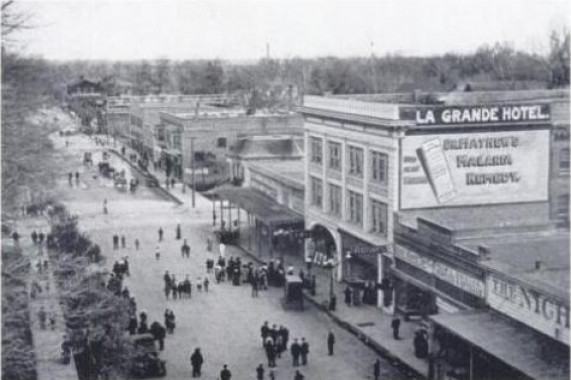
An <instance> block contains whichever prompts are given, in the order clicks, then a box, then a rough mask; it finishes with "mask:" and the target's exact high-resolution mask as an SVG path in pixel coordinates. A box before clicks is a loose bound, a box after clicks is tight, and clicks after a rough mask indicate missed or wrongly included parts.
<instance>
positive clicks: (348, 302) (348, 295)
mask: <svg viewBox="0 0 571 380" xmlns="http://www.w3.org/2000/svg"><path fill="white" fill-rule="evenodd" d="M343 294H344V295H345V304H346V305H347V306H351V288H349V286H346V287H345V290H344V291H343Z"/></svg>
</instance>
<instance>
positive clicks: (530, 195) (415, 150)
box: [401, 130, 549, 209]
mask: <svg viewBox="0 0 571 380" xmlns="http://www.w3.org/2000/svg"><path fill="white" fill-rule="evenodd" d="M548 176H549V131H548V130H534V131H517V132H489V133H482V132H481V133H451V134H433V135H422V136H407V137H405V138H404V140H403V143H402V158H401V185H402V186H401V208H402V209H411V208H425V207H442V206H460V205H477V204H492V203H516V202H535V201H545V200H547V196H548Z"/></svg>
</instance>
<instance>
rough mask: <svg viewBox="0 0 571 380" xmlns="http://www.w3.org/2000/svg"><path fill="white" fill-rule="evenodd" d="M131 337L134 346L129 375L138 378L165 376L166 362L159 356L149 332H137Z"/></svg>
mask: <svg viewBox="0 0 571 380" xmlns="http://www.w3.org/2000/svg"><path fill="white" fill-rule="evenodd" d="M131 339H132V341H133V345H134V348H135V353H134V357H133V366H132V367H131V375H132V376H134V377H136V378H139V379H145V378H149V377H164V376H166V375H167V368H166V362H165V361H164V360H161V359H160V358H159V351H158V350H157V349H156V347H155V339H154V337H153V336H152V335H151V334H138V335H133V336H132V337H131Z"/></svg>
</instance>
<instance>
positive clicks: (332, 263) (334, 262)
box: [323, 257, 339, 311]
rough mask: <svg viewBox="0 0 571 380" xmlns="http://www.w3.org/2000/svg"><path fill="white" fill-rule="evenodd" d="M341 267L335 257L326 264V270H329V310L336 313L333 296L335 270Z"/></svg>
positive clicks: (324, 265)
mask: <svg viewBox="0 0 571 380" xmlns="http://www.w3.org/2000/svg"><path fill="white" fill-rule="evenodd" d="M337 265H339V264H338V263H337V260H336V259H335V257H332V258H330V259H329V260H327V261H326V262H325V263H324V264H323V267H324V268H328V269H329V310H331V311H334V310H335V306H336V303H337V301H336V298H335V294H333V270H334V269H335V268H336V267H337Z"/></svg>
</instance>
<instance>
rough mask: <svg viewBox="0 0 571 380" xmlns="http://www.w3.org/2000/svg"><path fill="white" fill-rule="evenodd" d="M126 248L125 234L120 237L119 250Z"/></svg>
mask: <svg viewBox="0 0 571 380" xmlns="http://www.w3.org/2000/svg"><path fill="white" fill-rule="evenodd" d="M125 246H126V239H125V234H122V235H121V248H123V249H125Z"/></svg>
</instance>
